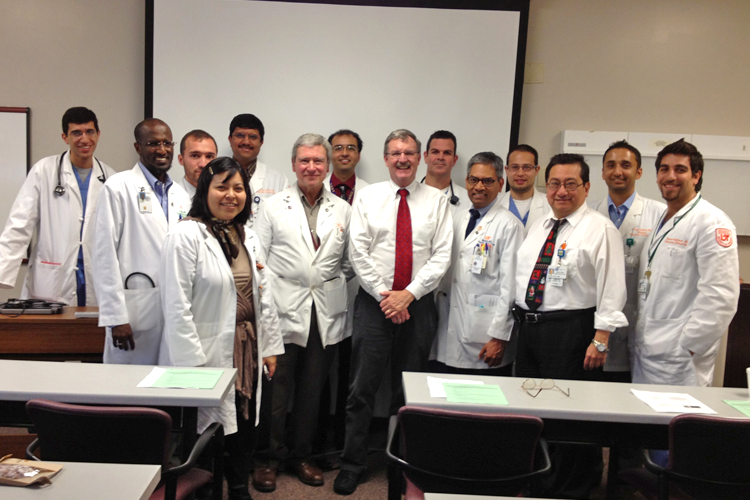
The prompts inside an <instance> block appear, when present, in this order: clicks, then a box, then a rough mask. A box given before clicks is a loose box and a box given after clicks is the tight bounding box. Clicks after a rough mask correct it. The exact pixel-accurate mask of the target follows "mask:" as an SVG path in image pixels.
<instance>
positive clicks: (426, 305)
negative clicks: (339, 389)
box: [341, 288, 437, 474]
mask: <svg viewBox="0 0 750 500" xmlns="http://www.w3.org/2000/svg"><path fill="white" fill-rule="evenodd" d="M409 315H410V316H411V317H410V318H409V320H408V321H406V322H404V323H402V324H400V325H397V324H395V323H393V322H392V321H391V320H389V319H386V318H385V314H384V313H383V312H382V311H381V310H380V303H379V302H378V301H377V300H375V299H374V298H373V297H372V296H371V295H370V294H368V293H367V292H365V291H364V290H362V289H361V288H360V289H359V293H358V294H357V298H356V300H355V302H354V330H353V333H352V372H351V384H350V387H349V398H348V400H347V405H346V439H345V444H344V452H343V454H342V455H341V469H342V470H349V471H353V472H356V473H358V474H361V473H362V472H363V471H364V470H365V467H366V462H367V434H368V431H369V428H370V422H371V420H372V414H373V411H374V407H375V394H376V393H377V392H378V388H379V387H380V382H381V380H382V378H383V375H384V372H385V368H386V366H387V365H388V360H389V359H390V361H391V370H392V371H391V406H390V413H391V414H392V415H393V414H395V413H396V412H397V411H398V409H399V408H400V407H401V406H403V405H404V390H403V386H402V383H401V373H402V372H403V371H425V370H426V368H427V358H428V357H429V355H430V349H431V347H432V341H433V340H434V338H435V332H436V331H437V311H436V309H435V299H434V298H433V296H432V294H431V293H428V294H427V295H425V296H424V297H422V298H421V299H419V300H415V301H414V302H412V303H411V304H410V305H409Z"/></svg>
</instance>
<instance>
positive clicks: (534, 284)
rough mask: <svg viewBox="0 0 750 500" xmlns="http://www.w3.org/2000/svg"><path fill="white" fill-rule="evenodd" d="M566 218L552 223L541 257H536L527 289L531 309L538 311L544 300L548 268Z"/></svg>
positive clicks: (527, 298)
mask: <svg viewBox="0 0 750 500" xmlns="http://www.w3.org/2000/svg"><path fill="white" fill-rule="evenodd" d="M565 220H566V219H557V220H555V223H554V224H552V229H551V230H550V232H549V234H548V235H547V239H546V240H545V241H544V245H542V249H541V251H540V252H539V257H537V259H536V264H535V265H534V269H533V270H532V271H531V278H529V286H528V288H527V290H526V305H527V306H529V310H531V311H536V310H537V309H538V308H539V306H541V305H542V301H544V289H545V287H546V281H547V268H549V265H550V264H551V263H552V257H553V255H554V253H555V241H556V240H557V234H558V232H559V229H560V226H562V225H563V224H564V223H565Z"/></svg>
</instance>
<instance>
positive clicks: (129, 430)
mask: <svg viewBox="0 0 750 500" xmlns="http://www.w3.org/2000/svg"><path fill="white" fill-rule="evenodd" d="M26 411H27V413H28V414H29V417H31V420H32V421H33V422H34V426H35V427H36V430H37V434H38V436H39V437H38V438H37V439H36V440H34V441H33V442H32V443H31V444H29V446H28V448H27V449H26V457H27V458H28V459H30V460H40V459H39V458H37V457H36V456H35V455H34V451H35V450H36V449H37V448H38V447H39V446H40V445H41V453H42V458H43V459H44V460H47V461H50V462H54V461H62V462H93V463H126V464H157V465H161V466H162V476H161V481H160V483H159V486H158V487H157V489H156V491H154V493H153V494H152V495H151V500H161V499H168V500H181V499H184V498H186V497H187V496H188V495H189V494H191V493H193V492H194V491H195V490H196V489H198V488H200V487H201V486H204V485H207V484H208V483H210V482H211V481H212V480H213V479H214V478H216V479H217V480H216V481H214V487H213V495H214V498H215V499H221V495H222V488H223V477H222V476H223V471H222V469H221V463H222V460H221V454H222V449H223V438H224V431H223V428H222V426H221V424H218V423H214V424H211V425H210V426H209V427H208V428H207V429H206V430H205V431H204V432H203V434H201V435H200V436H199V437H198V440H197V441H196V443H195V446H194V447H193V449H192V450H191V451H190V456H189V457H188V459H187V461H186V462H185V463H184V464H181V465H177V466H174V467H171V466H170V465H169V458H170V447H169V438H170V434H171V432H172V418H171V417H170V416H169V414H167V413H166V412H164V411H162V410H157V409H155V408H138V407H117V406H83V405H70V404H65V403H55V402H53V401H46V400H43V399H33V400H31V401H29V402H28V403H26ZM211 442H213V449H212V451H213V457H215V458H214V460H213V464H214V466H213V473H211V472H209V471H206V470H203V469H198V468H195V465H196V462H197V461H198V458H199V457H200V455H201V454H202V453H203V451H204V450H206V448H207V446H208V445H209V444H210V443H211Z"/></svg>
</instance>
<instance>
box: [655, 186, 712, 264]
mask: <svg viewBox="0 0 750 500" xmlns="http://www.w3.org/2000/svg"><path fill="white" fill-rule="evenodd" d="M699 201H701V195H700V194H699V195H698V199H697V200H695V201H694V202H693V205H692V206H691V207H690V208H689V209H688V210H687V212H685V213H684V214H682V215H681V216H680V218H679V219H676V220H675V221H674V224H673V225H672V227H670V228H669V230H667V231H666V232H665V233H664V234H663V235H661V238H659V241H658V242H657V243H656V248H654V251H653V252H651V251H650V250H651V247H653V246H654V237H655V236H656V233H653V234H652V235H651V243H650V244H649V245H648V248H649V252H648V266H647V276H650V275H651V261H652V260H654V256H655V255H656V251H657V250H659V246H660V245H661V242H662V241H664V238H666V237H667V235H668V234H669V233H671V232H672V229H674V228H676V227H677V224H679V222H680V221H681V220H682V219H684V218H685V217H686V216H687V214H689V213H690V211H691V210H693V209H694V208H695V206H696V205H697V204H698V202H699ZM665 215H667V213H666V212H664V215H662V216H661V219H659V226H661V224H662V219H664V216H665Z"/></svg>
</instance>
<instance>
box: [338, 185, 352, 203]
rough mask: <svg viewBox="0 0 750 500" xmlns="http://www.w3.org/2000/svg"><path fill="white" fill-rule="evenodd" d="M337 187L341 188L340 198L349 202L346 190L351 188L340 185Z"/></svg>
mask: <svg viewBox="0 0 750 500" xmlns="http://www.w3.org/2000/svg"><path fill="white" fill-rule="evenodd" d="M336 187H337V188H339V198H341V199H342V200H344V201H348V200H347V196H346V190H347V189H348V188H349V186H347V185H346V184H339V185H338V186H336Z"/></svg>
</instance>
